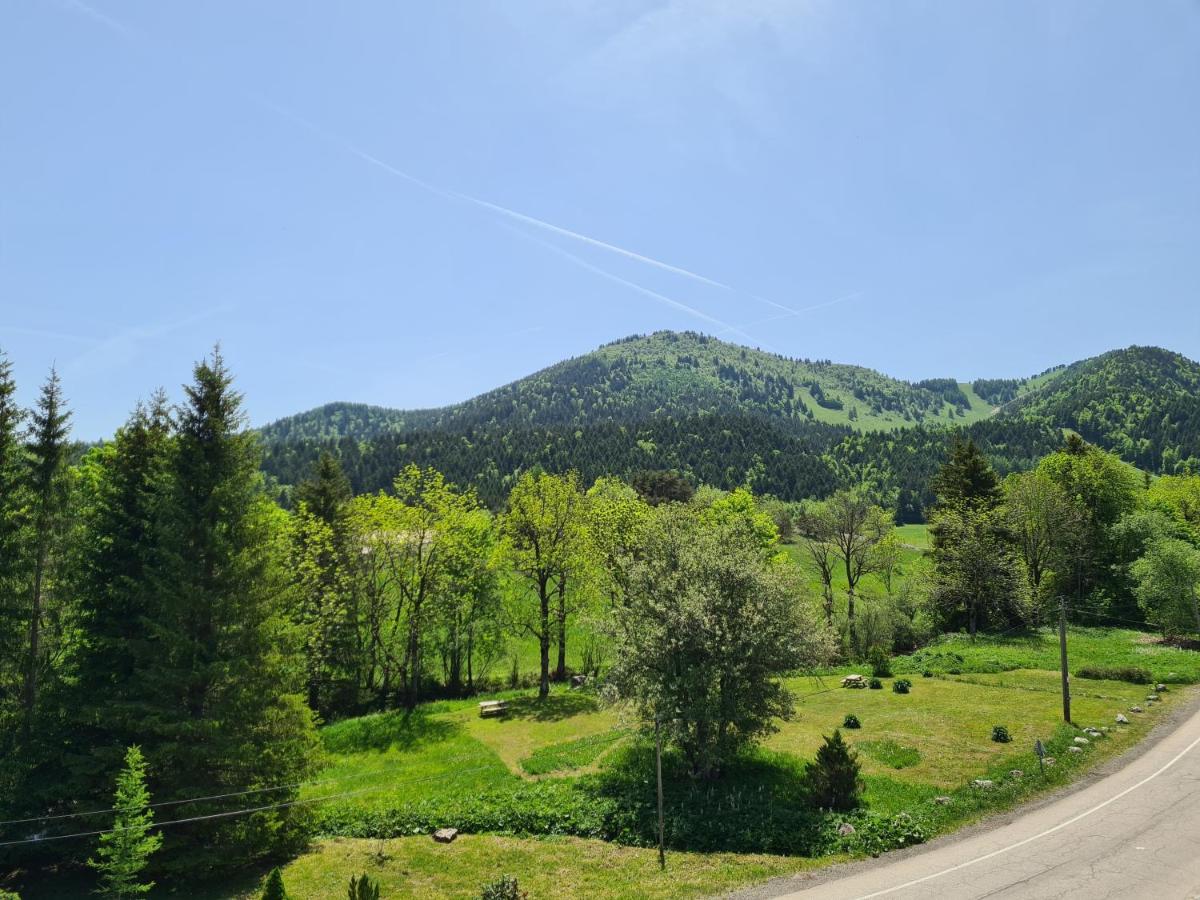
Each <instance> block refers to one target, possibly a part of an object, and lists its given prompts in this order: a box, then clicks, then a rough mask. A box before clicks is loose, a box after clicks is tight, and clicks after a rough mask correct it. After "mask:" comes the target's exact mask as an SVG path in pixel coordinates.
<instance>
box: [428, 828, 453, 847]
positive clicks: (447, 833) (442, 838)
mask: <svg viewBox="0 0 1200 900" xmlns="http://www.w3.org/2000/svg"><path fill="white" fill-rule="evenodd" d="M456 837H458V829H457V828H439V829H438V830H437V831H435V832H434V833H433V839H434V840H435V841H437V842H438V843H439V844H450V843H453V841H454V839H455V838H456Z"/></svg>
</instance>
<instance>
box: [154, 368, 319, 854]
mask: <svg viewBox="0 0 1200 900" xmlns="http://www.w3.org/2000/svg"><path fill="white" fill-rule="evenodd" d="M176 421H177V423H178V424H177V438H176V443H177V446H176V447H175V448H174V450H173V452H172V453H171V458H170V464H169V466H168V478H167V484H166V488H165V493H164V498H163V502H162V504H161V514H160V516H159V524H158V526H157V527H158V530H159V537H158V541H159V545H160V547H159V551H158V553H157V556H158V559H157V561H156V563H155V567H154V568H155V571H154V573H153V575H152V577H151V579H150V584H151V588H152V592H153V597H154V606H153V608H152V609H151V611H150V614H149V616H148V625H149V629H150V635H151V638H152V639H153V640H154V641H155V642H156V652H155V653H154V654H153V655H151V656H150V657H149V659H148V660H147V665H146V666H145V668H144V669H142V670H141V671H139V672H138V683H137V685H136V694H137V702H138V703H139V704H140V707H139V712H138V714H139V716H140V718H141V720H142V722H143V727H144V729H145V732H146V738H145V743H146V747H147V754H148V756H149V759H150V760H151V762H152V763H153V764H154V767H155V771H156V772H157V773H158V776H159V782H160V784H161V785H162V791H161V793H162V794H163V796H164V797H165V799H169V800H173V799H181V798H185V797H195V796H202V795H206V794H213V793H221V792H222V791H236V790H246V789H253V788H255V787H260V786H263V785H268V784H271V785H275V784H280V783H291V782H297V781H302V780H303V779H304V778H305V777H307V776H308V775H309V774H310V773H311V772H312V771H313V767H314V763H315V756H316V735H315V729H314V727H313V721H312V714H311V712H310V711H309V710H308V709H307V707H305V705H304V701H303V698H302V697H301V696H300V695H299V693H298V692H299V689H300V684H299V678H298V673H299V670H300V666H299V664H298V658H297V654H296V648H294V647H292V646H290V645H289V644H287V643H285V638H284V636H285V635H286V633H287V630H286V629H285V628H284V627H283V621H282V612H283V605H284V603H286V602H287V601H286V597H287V592H288V589H289V587H288V580H287V576H286V573H285V571H284V569H285V565H284V564H285V559H284V553H283V551H284V548H285V546H286V545H285V542H284V538H283V530H284V528H285V525H286V520H285V518H284V515H283V513H282V512H280V511H279V510H278V509H277V508H275V507H274V505H273V504H271V503H270V501H269V500H268V499H267V498H266V497H265V495H264V493H263V488H262V480H261V476H260V474H259V472H258V463H259V457H258V445H257V439H256V437H255V436H254V435H253V434H251V433H249V432H247V431H246V430H245V428H244V416H243V413H242V410H241V397H240V395H239V394H238V393H236V392H235V391H234V390H233V388H232V378H231V376H230V374H229V371H228V369H227V368H226V367H225V363H224V360H223V359H222V358H221V355H220V353H219V351H218V352H214V353H213V355H212V357H211V358H210V359H208V360H205V361H203V362H201V363H199V364H197V366H196V367H195V370H194V380H193V382H192V384H191V385H189V386H187V387H186V402H184V403H183V404H182V406H181V407H180V408H179V409H178V410H177V412H176ZM293 796H294V791H286V790H283V791H274V792H272V794H271V799H272V800H273V801H274V802H276V803H279V802H285V801H287V800H289V799H291V798H292V797H293ZM191 811H192V813H193V814H194V815H201V814H203V813H204V812H208V811H213V812H215V811H219V810H218V809H217V808H216V807H215V806H212V805H208V806H206V805H205V804H196V805H194V806H192V807H191ZM296 814H297V810H296V809H295V808H286V809H275V810H270V811H264V812H261V813H256V814H255V815H253V816H247V817H244V818H239V819H236V820H230V821H228V822H224V823H214V822H205V823H202V824H200V825H198V826H196V827H195V828H181V829H176V830H173V831H172V832H171V833H170V834H169V835H168V836H167V843H166V846H165V848H164V855H165V856H166V857H167V860H166V861H167V863H168V864H169V865H170V866H171V867H173V868H175V869H176V870H186V869H194V868H200V867H204V866H207V865H211V863H212V861H213V859H215V858H218V857H219V858H220V860H221V862H222V864H223V865H236V864H239V863H246V862H249V861H251V860H254V859H256V858H259V857H261V856H262V855H264V854H267V853H271V852H281V851H283V850H286V849H287V848H288V847H289V846H290V843H291V842H292V841H294V840H297V839H299V837H300V834H299V828H298V827H297V824H298V823H297V821H296V820H297V815H296Z"/></svg>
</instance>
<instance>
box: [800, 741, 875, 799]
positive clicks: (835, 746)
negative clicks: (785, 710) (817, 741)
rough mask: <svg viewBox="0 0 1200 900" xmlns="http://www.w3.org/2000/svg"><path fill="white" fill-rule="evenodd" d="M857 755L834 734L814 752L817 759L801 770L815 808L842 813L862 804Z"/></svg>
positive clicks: (861, 784) (861, 787) (860, 778)
mask: <svg viewBox="0 0 1200 900" xmlns="http://www.w3.org/2000/svg"><path fill="white" fill-rule="evenodd" d="M860 769H861V766H860V764H859V762H858V754H857V753H855V752H854V751H853V750H851V749H850V747H849V746H848V745H847V744H846V742H845V741H844V740H842V733H841V732H840V731H834V732H833V737H826V738H825V743H824V744H823V745H822V746H821V747H820V748H819V749H818V750H817V759H816V761H815V762H810V763H808V764H807V765H806V766H805V767H804V774H805V777H806V779H807V781H808V789H809V792H810V796H811V799H812V803H813V805H814V806H816V807H818V808H820V809H832V810H837V811H845V810H849V809H854V808H855V807H856V806H858V805H859V804H860V803H861V802H862V792H863V780H862V777H861V775H860V774H859V770H860Z"/></svg>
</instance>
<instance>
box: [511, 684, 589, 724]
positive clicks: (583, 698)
mask: <svg viewBox="0 0 1200 900" xmlns="http://www.w3.org/2000/svg"><path fill="white" fill-rule="evenodd" d="M597 709H599V703H598V702H597V701H596V698H595V697H593V696H592V695H591V694H585V693H583V692H581V691H572V692H570V693H557V694H551V695H550V696H549V697H546V698H545V699H539V698H537V697H517V698H515V699H513V700H509V701H508V712H507V713H506V716H507V717H508V718H510V719H532V720H533V721H535V722H558V721H561V720H562V719H569V718H571V716H578V715H582V714H584V713H590V712H595V711H596V710H597Z"/></svg>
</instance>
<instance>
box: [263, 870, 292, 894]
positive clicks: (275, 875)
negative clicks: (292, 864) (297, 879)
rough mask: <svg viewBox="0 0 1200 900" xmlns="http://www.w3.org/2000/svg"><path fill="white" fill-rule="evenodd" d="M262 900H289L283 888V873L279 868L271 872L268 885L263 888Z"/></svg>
mask: <svg viewBox="0 0 1200 900" xmlns="http://www.w3.org/2000/svg"><path fill="white" fill-rule="evenodd" d="M262 900H287V890H286V889H285V888H284V886H283V872H282V871H280V869H279V866H276V867H275V868H273V869H272V870H271V874H270V875H268V876H267V883H266V885H265V886H264V887H263V892H262Z"/></svg>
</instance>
